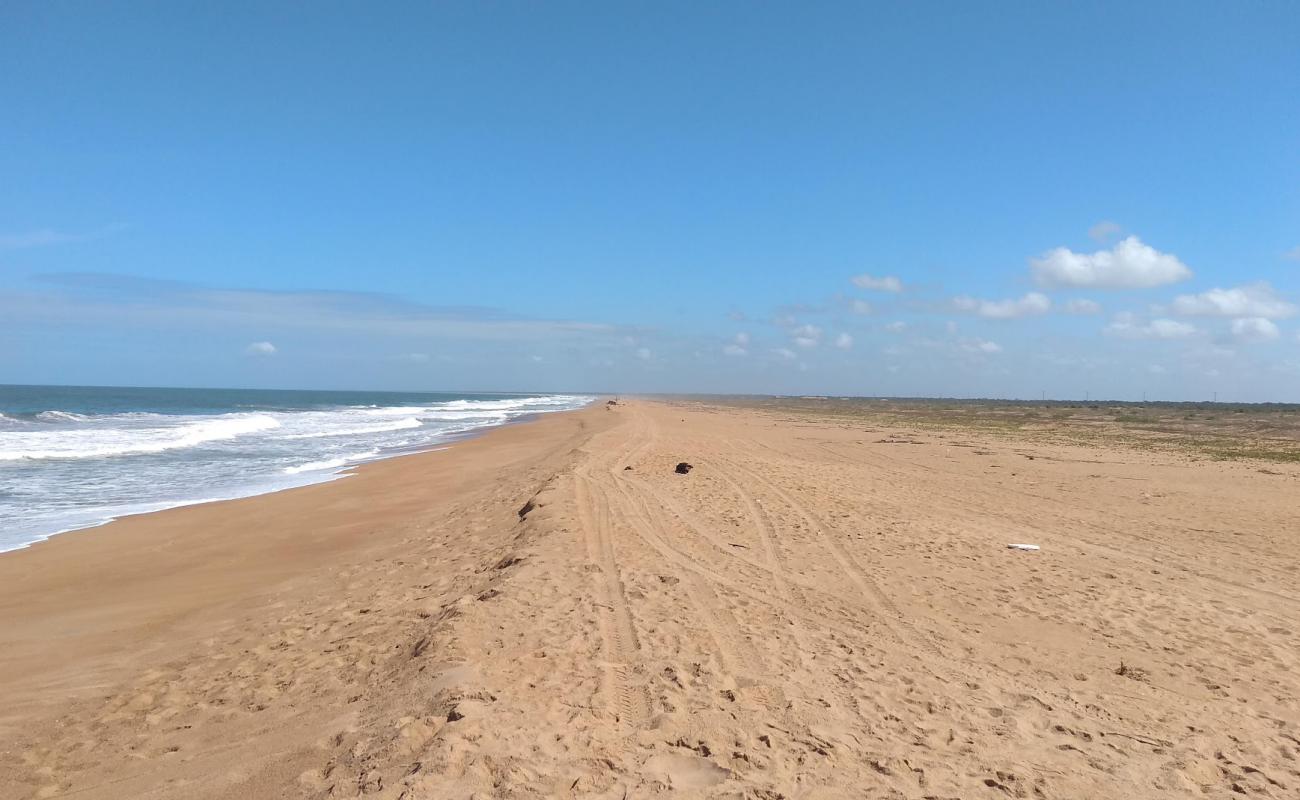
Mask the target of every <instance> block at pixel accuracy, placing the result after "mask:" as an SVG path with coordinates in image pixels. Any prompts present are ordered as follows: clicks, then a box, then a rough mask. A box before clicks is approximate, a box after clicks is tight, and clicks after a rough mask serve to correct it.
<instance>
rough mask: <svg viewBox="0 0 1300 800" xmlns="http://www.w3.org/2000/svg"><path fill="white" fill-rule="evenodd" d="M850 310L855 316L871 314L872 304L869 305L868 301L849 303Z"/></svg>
mask: <svg viewBox="0 0 1300 800" xmlns="http://www.w3.org/2000/svg"><path fill="white" fill-rule="evenodd" d="M849 308H850V309H851V310H852V311H853V313H854V314H870V313H871V304H870V303H868V302H867V301H866V300H854V301H853V302H851V303H849Z"/></svg>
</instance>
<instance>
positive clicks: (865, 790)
mask: <svg viewBox="0 0 1300 800" xmlns="http://www.w3.org/2000/svg"><path fill="white" fill-rule="evenodd" d="M1030 456H1032V458H1030ZM679 461H688V462H690V463H691V464H692V465H693V466H694V469H692V470H691V471H690V472H689V474H687V475H678V474H675V473H674V471H673V467H674V465H675V464H676V463H677V462H679ZM629 466H630V467H632V469H630V470H628V469H625V467H629ZM1298 478H1300V470H1298V469H1297V468H1296V467H1295V466H1292V465H1274V466H1273V467H1272V468H1271V469H1269V470H1267V471H1263V472H1262V471H1260V470H1258V469H1254V468H1250V467H1249V466H1245V465H1243V464H1241V463H1222V462H1210V461H1199V462H1192V461H1190V460H1189V459H1187V458H1183V457H1179V456H1177V455H1174V454H1167V453H1151V452H1141V451H1137V450H1131V449H1122V448H1117V447H1108V448H1101V447H1087V448H1085V447H1079V446H1071V445H1065V444H1047V443H1042V442H1027V441H1021V442H1016V441H1014V440H1008V439H1007V438H1006V437H997V438H994V437H992V434H982V433H976V432H968V433H939V432H935V431H930V432H924V433H917V432H915V431H906V430H890V429H882V428H879V427H875V426H871V425H867V424H852V423H850V422H845V421H842V420H841V421H819V420H817V419H815V418H812V417H803V416H799V417H791V416H790V415H788V414H786V415H782V414H775V413H772V412H770V411H769V412H764V411H755V410H738V409H730V408H723V407H707V406H703V407H701V406H694V405H692V406H676V405H669V404H662V403H648V402H634V403H630V404H629V403H623V404H620V405H618V406H616V407H614V408H613V409H612V410H605V409H604V408H603V407H597V408H593V409H590V410H586V411H582V412H577V413H572V414H563V415H554V416H549V417H547V418H545V419H543V420H541V421H539V422H536V423H531V424H528V425H522V426H514V427H510V428H506V429H502V430H499V431H495V432H493V433H491V434H489V435H487V436H485V437H483V438H481V439H478V440H475V441H472V442H467V443H463V444H460V445H457V446H456V447H454V448H452V449H451V450H447V451H443V452H438V453H429V454H423V455H418V456H411V457H407V458H402V459H395V460H392V461H388V462H383V463H378V464H373V465H368V466H366V467H364V468H362V469H360V470H358V474H357V475H356V476H355V477H351V478H348V479H346V480H343V481H339V482H336V483H333V484H327V485H321V486H314V487H308V488H305V489H299V490H294V491H289V492H283V493H280V494H276V495H268V496H264V497H258V498H251V499H248V500H240V501H234V502H228V503H218V504H213V505H208V506H200V507H194V508H188V509H177V510H174V511H169V512H164V513H160V514H154V515H148V516H143V517H138V518H132V519H129V520H123V521H120V522H117V523H114V524H112V525H109V526H107V527H105V528H102V529H98V530H94V531H90V532H85V533H78V534H70V535H66V536H62V537H56V538H55V539H54V540H52V541H51V542H49V543H45V544H42V545H39V546H37V547H34V548H32V549H30V550H27V551H22V552H18V553H11V554H7V555H4V556H0V685H2V686H3V690H4V696H3V706H0V797H3V798H18V797H60V796H72V797H76V798H162V797H167V798H217V797H224V798H280V797H298V796H303V797H318V798H325V797H354V796H358V795H363V796H366V797H376V798H407V799H408V800H414V799H415V798H469V797H483V798H486V797H551V796H559V797H608V798H623V797H629V798H632V797H645V796H652V795H659V794H665V795H674V794H675V795H677V796H683V797H755V798H777V797H789V798H802V797H809V798H812V797H822V798H829V797H844V798H848V797H902V798H923V797H933V798H981V797H989V798H993V797H1030V798H1111V797H1141V798H1175V797H1178V798H1181V797H1202V796H1204V797H1234V796H1240V795H1246V796H1255V797H1272V798H1292V797H1298V796H1300V761H1298V760H1297V753H1298V752H1300V699H1298V695H1300V635H1298V634H1297V625H1300V623H1297V616H1298V615H1300V542H1297V540H1296V536H1297V531H1300V514H1297V511H1298V510H1300V494H1298V493H1297V491H1296V489H1297V485H1298V484H1297V479H1298ZM530 498H533V499H534V506H535V507H534V508H532V509H531V510H530V511H529V512H528V513H527V514H526V515H525V516H524V518H523V519H521V518H520V516H519V514H518V512H519V511H520V509H521V506H523V505H524V504H525V502H526V501H528V500H529V499H530ZM1010 542H1029V543H1034V544H1038V545H1041V547H1042V550H1041V551H1038V552H1018V551H1012V550H1008V549H1007V547H1006V545H1007V544H1008V543H1010ZM1121 665H1122V667H1123V668H1122V669H1121Z"/></svg>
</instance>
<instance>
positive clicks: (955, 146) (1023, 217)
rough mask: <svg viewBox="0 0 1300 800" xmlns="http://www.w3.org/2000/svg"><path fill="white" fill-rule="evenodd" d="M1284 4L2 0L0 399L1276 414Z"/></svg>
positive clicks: (1298, 210)
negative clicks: (992, 406) (864, 403)
mask: <svg viewBox="0 0 1300 800" xmlns="http://www.w3.org/2000/svg"><path fill="white" fill-rule="evenodd" d="M1297 42H1300V8H1297V7H1296V6H1295V5H1294V4H1291V3H1285V2H1258V3H1200V2H1177V3H1160V2H1144V3H1127V2H1126V3H1105V2H1089V3H1039V2H1014V3H1013V2H989V3H963V4H959V3H947V2H944V3H923V2H918V3H893V4H870V3H864V2H854V3H778V2H764V3H752V2H746V3H730V2H712V3H672V2H658V3H640V2H638V3H631V2H611V3H590V2H588V3H566V2H549V3H522V2H520V3H509V2H465V3H459V2H442V3H412V4H401V3H385V4H371V3H330V2H322V3H311V4H303V3H296V2H295V3H289V2H265V1H264V2H256V3H241V2H227V3H211V4H200V3H192V2H178V3H161V2H132V3H123V2H107V1H105V2H10V3H4V4H3V5H0V383H38V384H40V383H51V384H96V385H98V384H103V385H163V386H237V387H268V388H328V389H350V388H351V389H407V390H417V389H426V390H503V391H593V392H706V393H732V392H736V393H771V394H834V395H848V394H852V395H873V396H874V395H889V396H957V397H1009V398H1037V397H1040V396H1043V395H1046V396H1048V397H1050V398H1056V399H1076V398H1077V399H1083V398H1085V397H1088V398H1093V399H1100V398H1113V399H1139V398H1141V397H1143V396H1146V397H1149V398H1151V399H1169V400H1206V399H1210V398H1212V397H1216V396H1217V397H1218V399H1220V400H1233V401H1284V402H1297V401H1300V313H1297V312H1300V101H1298V100H1297V98H1300V45H1297Z"/></svg>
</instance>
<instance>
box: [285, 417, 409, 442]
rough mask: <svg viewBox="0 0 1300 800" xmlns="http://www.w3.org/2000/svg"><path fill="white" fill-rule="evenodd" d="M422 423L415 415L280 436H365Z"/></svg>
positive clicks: (308, 437)
mask: <svg viewBox="0 0 1300 800" xmlns="http://www.w3.org/2000/svg"><path fill="white" fill-rule="evenodd" d="M423 424H424V423H423V422H421V421H420V420H418V419H416V418H415V417H407V418H405V419H401V420H398V421H397V422H392V423H389V424H387V425H383V424H381V425H363V426H360V427H351V428H326V429H325V430H318V431H312V432H311V433H291V434H288V435H285V436H282V437H281V438H282V439H323V438H325V437H327V436H366V435H368V434H375V433H384V432H386V431H404V430H409V429H411V428H418V427H420V426H421V425H423Z"/></svg>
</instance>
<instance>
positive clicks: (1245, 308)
mask: <svg viewBox="0 0 1300 800" xmlns="http://www.w3.org/2000/svg"><path fill="white" fill-rule="evenodd" d="M1173 309H1174V312H1175V313H1178V314H1182V315H1184V316H1189V317H1197V316H1199V317H1264V318H1265V319H1281V318H1283V317H1290V316H1292V315H1294V314H1295V313H1296V307H1295V306H1294V305H1293V304H1291V303H1288V302H1287V301H1285V300H1283V299H1282V298H1280V297H1278V296H1277V293H1276V292H1274V291H1273V287H1272V286H1269V285H1268V284H1267V283H1252V284H1248V285H1246V286H1237V287H1234V288H1232V289H1211V290H1209V291H1208V292H1201V293H1200V294H1183V295H1179V296H1178V297H1175V298H1174V305H1173Z"/></svg>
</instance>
